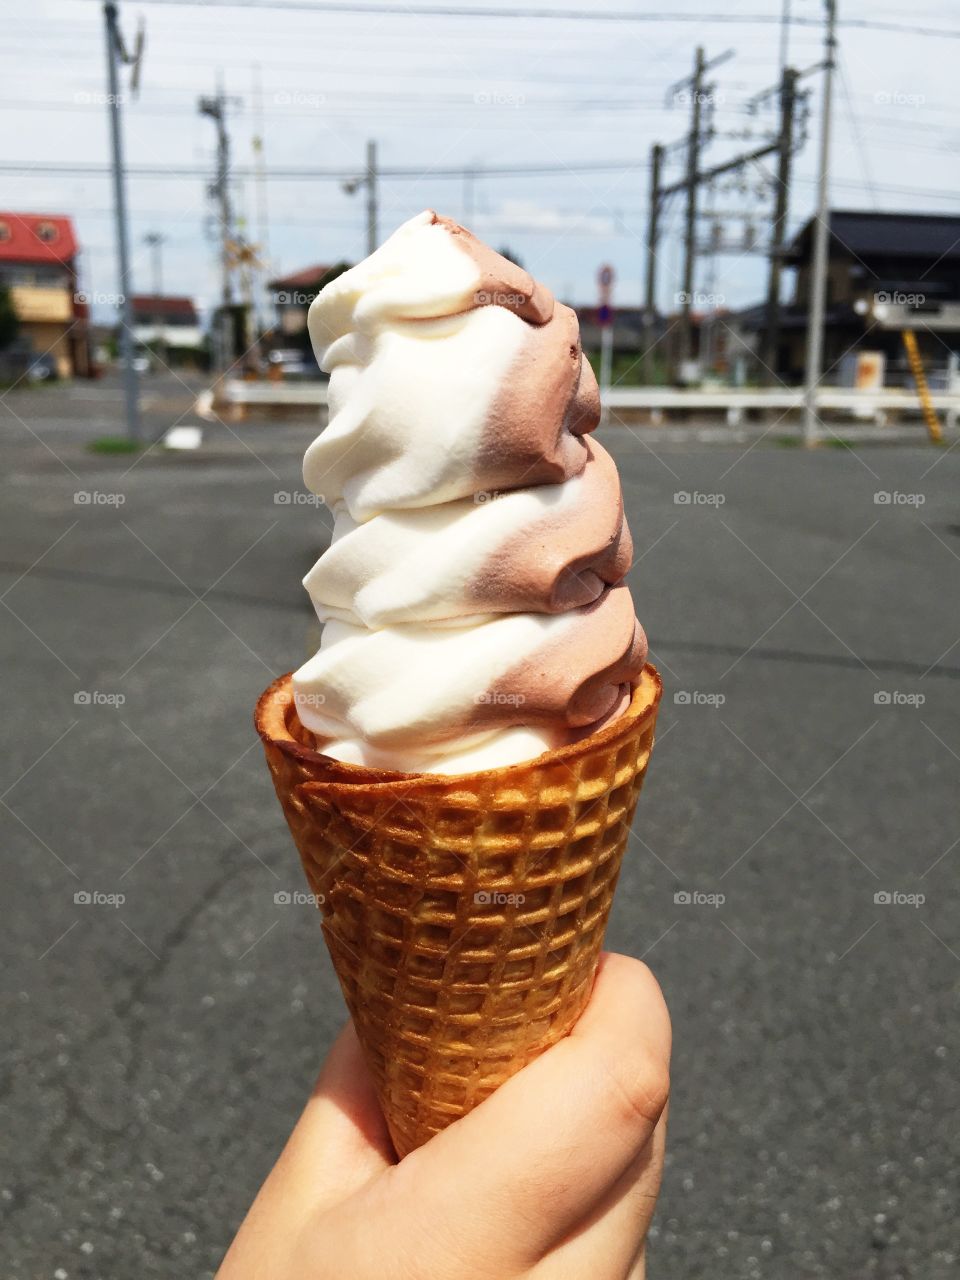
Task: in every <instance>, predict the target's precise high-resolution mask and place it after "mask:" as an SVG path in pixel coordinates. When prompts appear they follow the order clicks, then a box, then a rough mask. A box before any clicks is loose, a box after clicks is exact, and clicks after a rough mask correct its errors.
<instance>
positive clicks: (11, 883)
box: [0, 382, 960, 1280]
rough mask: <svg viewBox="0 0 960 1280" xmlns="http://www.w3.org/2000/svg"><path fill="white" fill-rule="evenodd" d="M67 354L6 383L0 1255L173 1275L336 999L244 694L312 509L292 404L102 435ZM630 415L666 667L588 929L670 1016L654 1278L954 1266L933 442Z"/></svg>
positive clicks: (210, 1226)
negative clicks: (137, 453) (684, 437)
mask: <svg viewBox="0 0 960 1280" xmlns="http://www.w3.org/2000/svg"><path fill="white" fill-rule="evenodd" d="M148 390H149V391H150V394H151V395H152V396H153V399H152V400H151V402H150V407H149V411H148V415H147V416H148V427H149V429H150V430H151V431H155V430H157V429H159V427H160V426H162V425H163V424H165V423H169V422H172V421H175V420H177V419H178V418H182V420H184V421H193V420H194V419H193V417H192V416H191V413H190V396H189V395H188V394H187V390H186V389H185V388H183V387H180V386H178V385H177V384H175V383H171V382H165V383H163V384H156V385H154V386H153V387H152V389H150V388H148ZM80 392H81V393H83V394H82V395H69V394H67V393H66V392H65V391H64V390H63V389H59V388H41V389H38V390H36V391H30V392H20V391H15V392H14V393H12V394H11V395H9V396H7V397H6V398H5V399H3V400H2V401H0V430H2V433H3V436H2V438H3V448H4V456H5V466H4V475H3V479H2V499H3V500H2V505H0V530H2V546H0V574H2V577H0V581H2V589H3V590H4V591H5V592H6V594H5V596H4V600H3V603H4V609H3V610H2V611H0V646H2V649H0V653H2V660H3V669H4V671H5V672H6V673H7V680H6V693H5V698H4V716H3V722H4V730H5V736H6V739H7V742H6V747H5V751H4V758H3V769H2V781H0V788H2V789H4V791H5V794H4V797H3V804H4V806H5V807H4V808H3V809H2V810H0V822H2V824H3V836H4V838H3V843H2V848H3V856H4V860H5V864H6V865H5V906H6V910H5V927H4V929H3V932H2V935H0V962H2V966H3V974H4V977H3V983H2V1000H3V1007H2V1022H3V1026H4V1028H5V1030H6V1035H5V1037H4V1047H3V1057H4V1063H3V1066H4V1083H3V1089H2V1116H0V1126H2V1131H3V1133H4V1135H5V1138H6V1143H5V1146H6V1162H5V1163H6V1169H5V1175H4V1180H3V1187H2V1199H0V1208H2V1211H3V1215H4V1217H5V1219H6V1222H5V1224H4V1227H3V1230H2V1243H0V1275H2V1276H3V1277H4V1278H5V1280H79V1278H81V1277H84V1278H90V1280H94V1278H102V1280H120V1278H121V1277H123V1278H126V1277H133V1276H137V1277H138V1278H140V1280H147V1278H148V1277H166V1278H169V1280H174V1278H176V1280H183V1278H184V1277H205V1276H211V1275H212V1274H213V1272H214V1270H215V1268H216V1265H217V1263H218V1260H219V1258H220V1257H221V1255H222V1253H223V1250H224V1249H225V1247H226V1244H227V1243H228V1241H229V1239H230V1237H231V1235H232V1232H233V1231H234V1229H235V1226H236V1224H237V1222H238V1220H239V1219H240V1217H241V1216H242V1214H243V1212H244V1210H245V1208H246V1206H247V1205H248V1203H249V1201H250V1199H251V1197H252V1196H253V1194H254V1191H255V1189H256V1188H257V1186H258V1184H259V1183H260V1181H261V1180H262V1178H263V1176H264V1174H265V1173H266V1171H267V1169H268V1168H269V1166H270V1164H271V1162H272V1161H273V1159H274V1158H275V1156H276V1154H277V1151H278V1149H279V1147H280V1145H281V1143H282V1141H283V1138H284V1135H285V1134H286V1133H287V1132H288V1130H289V1128H290V1126H291V1123H292V1121H293V1119H294V1117H295V1116H296V1114H297V1112H298V1109H299V1107H300V1105H301V1103H302V1101H303V1098H304V1096H305V1093H306V1091H307V1090H308V1088H309V1086H310V1083H311V1081H312V1079H313V1077H314V1075H315V1073H316V1070H317V1067H318V1064H319V1062H320V1060H321V1058H322V1056H323V1054H324V1052H325V1050H326V1048H327V1046H328V1045H329V1043H330V1041H331V1039H332V1037H333V1035H334V1034H335V1032H336V1030H337V1028H338V1026H339V1025H340V1023H341V1020H342V1018H343V1012H342V1007H341V1000H340V996H339V992H338V989H337V986H336V981H335V979H334V977H333V974H332V972H331V969H330V966H329V963H328V961H327V958H326V954H325V951H324V947H323V943H322V939H321V934H320V929H319V926H318V923H317V921H316V919H315V918H314V914H313V909H312V908H309V907H306V906H303V907H299V906H295V905H286V906H284V905H278V904H277V903H275V900H274V895H275V894H276V893H277V892H278V891H283V890H291V889H296V888H298V887H299V886H300V870H299V865H298V862H297V857H296V853H295V851H294V849H293V846H292V844H291V842H290V840H289V837H288V835H287V833H286V829H285V827H284V825H283V822H282V819H281V816H280V813H279V809H278V807H277V804H276V801H275V799H274V796H273V792H272V789H271V785H270V781H269V778H268V775H267V772H266V769H265V767H264V764H263V760H262V756H261V753H260V749H259V745H258V744H257V743H256V742H255V739H254V735H253V731H252V727H251V709H252V706H253V703H254V700H255V698H256V696H257V694H258V693H259V692H260V690H261V689H262V688H263V686H264V685H265V684H266V683H267V682H268V681H269V680H270V679H271V678H272V677H273V676H274V675H275V674H277V673H279V672H281V671H285V670H288V669H289V668H290V667H292V666H294V665H296V664H298V663H299V662H300V661H301V660H302V659H303V658H304V656H305V655H306V654H307V653H309V652H310V651H311V650H312V649H313V648H314V647H315V645H316V640H317V629H316V626H315V624H314V623H313V622H312V620H311V614H310V611H309V609H308V604H307V601H306V598H305V595H304V593H303V592H302V590H301V588H300V585H299V580H300V577H301V575H302V574H303V573H304V572H305V571H306V569H307V568H308V567H309V565H310V564H311V563H312V561H313V560H314V559H315V557H316V555H317V554H318V552H319V551H320V550H321V549H322V548H323V546H324V544H325V539H326V537H327V529H326V527H325V524H324V518H323V517H324V515H325V513H324V512H322V511H321V512H318V511H317V510H316V509H315V508H314V507H311V506H309V505H305V504H304V503H302V502H301V501H299V500H298V499H297V498H296V497H294V498H293V499H292V500H291V501H289V502H278V501H276V499H275V495H276V494H278V493H287V494H292V495H297V494H300V493H302V487H301V484H300V480H299V474H298V471H299V456H300V454H301V453H302V450H303V448H304V446H305V444H306V443H307V441H308V439H309V437H310V435H311V431H310V429H309V427H306V426H304V425H299V426H298V425H276V424H274V425H269V424H264V425H260V426H256V425H250V426H245V427H243V428H242V429H240V428H237V429H235V430H234V431H232V432H231V431H230V430H227V429H225V428H219V427H218V428H215V429H213V430H212V431H209V432H208V442H209V447H208V448H207V449H206V450H205V451H204V452H203V453H201V455H200V456H196V457H189V458H171V457H165V456H160V455H159V453H157V452H155V453H151V454H149V455H147V456H146V457H143V458H141V459H139V460H137V459H131V458H129V457H119V458H102V457H96V456H94V455H92V454H89V453H87V452H85V451H84V448H83V445H84V442H85V441H86V440H87V439H89V438H90V437H92V436H94V435H97V434H103V433H104V432H106V431H111V432H115V431H116V429H117V425H116V424H117V419H118V415H119V408H120V405H119V399H118V396H117V391H116V388H115V387H112V386H110V385H108V386H106V387H83V388H81V389H80ZM651 439H652V437H648V436H645V435H644V434H643V432H642V431H636V432H633V431H627V430H624V429H620V430H611V431H609V432H608V433H607V434H606V435H605V437H604V440H605V443H606V444H607V445H608V447H610V448H611V449H612V451H613V452H614V454H615V456H616V458H617V460H618V462H619V464H620V467H621V470H622V474H623V478H624V489H625V494H626V502H627V508H628V513H629V517H630V522H631V525H632V528H633V533H634V539H635V542H636V545H637V563H636V565H635V567H634V569H633V572H632V574H631V582H632V586H633V589H634V592H635V598H636V602H637V608H638V612H639V614H640V616H641V618H642V620H643V621H644V623H645V625H646V626H647V629H648V632H649V634H650V638H651V643H652V650H653V655H654V659H655V661H656V662H657V664H658V665H659V667H660V669H661V672H662V674H663V676H664V680H665V684H666V688H667V694H666V698H665V704H664V706H663V711H662V715H661V721H660V729H659V741H658V745H657V749H656V752H655V754H654V758H653V763H652V766H651V770H650V773H649V775H648V781H647V787H646V790H645V792H644V794H643V796H642V798H641V803H640V809H639V811H638V815H637V819H636V823H635V833H636V838H635V839H634V840H633V841H632V842H631V846H630V849H629V852H628V855H627V859H626V864H625V870H624V873H623V878H622V881H621V887H620V889H619V891H618V895H617V900H616V903H615V907H614V914H613V921H612V925H611V928H610V932H609V935H608V941H609V944H610V945H611V947H613V948H616V949H620V950H623V951H627V952H631V953H632V954H634V955H642V956H644V957H645V958H646V959H647V961H648V963H649V964H650V965H651V966H652V967H653V969H654V971H655V972H656V974H657V976H658V977H659V979H660V981H661V983H662V984H663V986H664V989H665V991H666V995H667V998H668V1001H669V1004H670V1007H671V1010H672V1013H673V1018H674V1023H675V1036H676V1041H675V1058H674V1092H673V1101H672V1104H671V1105H672V1110H671V1131H670V1151H669V1157H668V1166H667V1171H666V1181H665V1186H664V1191H663V1196H662V1201H661V1205H660V1209H659V1212H658V1215H657V1219H656V1224H655V1227H654V1231H653V1239H652V1245H651V1260H650V1276H651V1280H654V1278H656V1280H696V1278H697V1277H704V1278H706V1277H710V1278H711V1280H714V1278H722V1280H727V1278H729V1280H752V1278H753V1277H763V1278H767V1277H769V1278H771V1280H798V1278H806V1277H811V1278H812V1277H828V1278H829V1280H867V1278H868V1277H869V1278H870V1280H874V1278H883V1280H895V1278H896V1280H908V1278H909V1280H953V1278H954V1277H955V1276H956V1275H957V1274H958V1270H960V1238H958V1237H960V1227H958V1224H957V1216H956V1208H957V1203H956V1197H957V1177H956V1170H957V1160H958V1155H960V1152H958V1135H957V1127H956V1116H957V1113H958V1110H960V1085H958V1055H960V1018H958V1016H957V1011H958V1010H957V1006H958V994H960V916H958V913H957V910H956V898H955V892H954V888H953V886H954V885H955V884H956V875H957V866H958V860H960V845H958V844H957V841H958V837H960V830H958V826H960V822H958V806H957V795H958V786H957V778H958V766H960V715H958V709H960V683H958V682H960V609H958V600H960V590H958V587H960V559H958V558H960V449H953V450H952V451H950V452H947V451H945V450H940V451H934V450H932V449H928V448H926V447H923V446H921V445H917V446H916V447H878V446H875V447H868V446H864V447H863V448H862V449H859V450H858V451H857V452H851V451H847V450H837V449H822V450H819V451H816V452H813V453H804V452H801V451H798V450H795V449H785V448H776V447H769V444H768V440H764V441H761V442H759V443H755V442H754V443H751V444H744V443H742V442H738V443H723V442H722V439H721V440H720V441H719V442H718V443H714V444H711V445H709V446H706V445H701V446H699V447H698V446H695V445H691V444H689V443H688V444H687V445H685V446H682V447H680V446H676V447H673V446H670V445H669V444H663V443H662V441H661V439H660V438H659V437H657V439H655V440H654V443H653V444H651V443H650V441H651ZM77 494H88V495H90V497H89V500H88V501H85V500H83V499H78V498H77V497H76V495H77ZM677 494H688V495H691V497H690V500H689V501H683V500H678V499H677V498H676V497H675V495H677ZM877 494H891V495H894V497H893V498H892V499H891V500H890V501H889V502H884V501H878V500H877V499H876V495H877ZM121 498H122V504H121V502H120V499H121ZM921 500H922V501H921ZM79 694H85V695H88V697H87V699H86V700H85V701H78V700H77V699H78V695H79ZM120 699H122V702H121V701H120ZM77 894H81V895H82V894H90V895H99V896H100V898H101V900H100V901H91V902H83V901H78V899H77V896H76V895H77ZM877 894H886V895H888V896H891V897H893V898H894V899H895V900H894V901H889V902H883V901H877V900H876V895H877ZM116 895H123V900H122V902H118V901H117V898H116ZM678 895H680V896H679V897H678ZM683 895H687V896H688V897H689V898H690V899H691V900H690V901H684V900H683ZM918 895H921V896H922V901H918ZM103 899H106V900H103ZM111 899H112V900H111Z"/></svg>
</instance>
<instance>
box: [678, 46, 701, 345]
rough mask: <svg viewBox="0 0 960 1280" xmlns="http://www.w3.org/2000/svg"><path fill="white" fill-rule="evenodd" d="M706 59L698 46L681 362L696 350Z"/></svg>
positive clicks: (689, 139)
mask: <svg viewBox="0 0 960 1280" xmlns="http://www.w3.org/2000/svg"><path fill="white" fill-rule="evenodd" d="M705 70H706V58H705V57H704V53H703V48H702V46H700V45H698V46H697V53H696V58H695V60H694V66H693V76H692V77H691V80H690V133H689V135H688V137H687V177H686V187H687V209H686V217H685V219H684V227H683V294H682V297H681V299H680V308H681V309H680V340H679V351H680V360H679V363H680V364H681V365H682V364H683V362H684V361H685V360H689V359H690V354H691V352H692V350H693V331H692V320H691V311H692V308H693V282H694V268H695V263H696V255H697V175H698V173H699V171H700V142H701V137H700V118H701V114H702V107H703V95H704V81H703V77H704V72H705Z"/></svg>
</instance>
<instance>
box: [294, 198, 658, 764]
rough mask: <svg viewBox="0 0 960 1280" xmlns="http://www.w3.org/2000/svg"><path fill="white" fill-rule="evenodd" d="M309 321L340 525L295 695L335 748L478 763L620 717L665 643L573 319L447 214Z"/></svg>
mask: <svg viewBox="0 0 960 1280" xmlns="http://www.w3.org/2000/svg"><path fill="white" fill-rule="evenodd" d="M309 325H310V335H311V339H312V341H313V344H314V349H315V351H316V353H317V358H318V360H319V361H320V364H321V367H322V368H323V369H325V370H326V371H328V372H329V373H330V387H329V405H330V420H329V425H328V426H327V428H326V429H325V430H324V431H323V433H322V434H321V435H320V436H318V438H317V439H316V440H315V441H314V442H313V444H312V445H311V446H310V448H309V449H308V450H307V454H306V457H305V460H304V479H305V482H306V484H307V485H308V487H309V488H310V489H311V490H312V491H313V492H314V493H318V494H322V495H323V498H324V501H325V502H326V503H327V504H328V505H329V506H330V507H331V508H332V509H333V511H334V514H335V527H334V535H333V541H332V543H331V545H330V548H329V550H328V551H327V552H326V553H325V554H324V555H323V556H321V558H320V560H319V561H318V562H317V564H316V565H315V566H314V567H313V569H312V570H311V571H310V573H309V574H308V575H307V577H306V578H305V579H304V585H305V586H306V588H307V590H308V592H309V594H310V597H311V599H312V601H313V603H314V606H315V608H316V610H317V614H318V616H319V618H320V620H321V621H322V622H323V623H324V624H325V626H324V631H323V636H322V639H321V645H320V649H319V651H318V652H317V654H316V655H315V656H314V657H313V658H311V659H310V660H309V661H308V662H307V663H306V664H305V665H304V666H303V667H301V668H300V670H299V671H298V672H296V674H295V676H294V692H295V696H296V704H297V710H298V713H299V715H300V719H301V720H302V721H303V723H304V724H305V725H306V726H307V727H308V728H310V729H311V730H313V731H314V732H315V733H317V734H318V735H320V736H321V737H323V738H324V739H325V745H324V748H323V749H324V751H326V752H327V753H328V754H330V755H332V756H335V757H336V758H338V759H341V760H346V761H351V762H355V763H362V764H367V765H371V766H375V767H382V768H391V769H402V770H405V771H408V772H420V771H424V772H441V773H462V772H466V771H471V770H474V769H483V768H492V767H500V766H503V765H506V764H511V763H515V762H517V761H520V760H525V759H529V758H532V757H533V756H536V755H539V754H540V753H541V752H543V751H545V750H548V749H550V748H553V747H556V746H559V745H562V744H564V743H567V742H570V741H573V740H575V739H576V738H577V737H580V736H583V735H584V734H586V733H590V732H591V731H593V729H595V728H596V727H598V726H599V725H600V724H602V723H603V722H604V721H605V720H607V719H609V718H610V717H611V716H614V715H616V714H618V713H619V712H620V711H621V710H622V709H623V707H624V706H625V705H626V703H627V701H628V700H629V692H630V687H631V684H632V682H634V681H635V680H636V678H637V676H638V675H639V672H640V670H641V668H642V666H643V664H644V661H645V658H646V652H647V644H646V639H645V637H644V634H643V631H642V629H641V627H640V624H639V623H638V622H637V620H636V618H635V616H634V610H633V604H632V601H631V598H630V594H629V591H628V589H627V587H626V586H625V585H624V583H623V577H624V574H625V573H626V571H627V569H628V568H629V566H630V561H631V556H632V545H631V540H630V534H629V531H628V529H627V527H626V524H625V522H624V518H623V503H622V498H621V492H620V483H619V479H618V476H617V473H616V468H615V466H614V464H613V461H612V459H611V458H610V456H609V454H608V453H607V452H606V451H605V450H604V449H603V448H602V447H601V446H600V445H599V444H598V443H597V442H595V441H592V440H590V439H589V438H588V434H589V432H591V431H592V430H593V429H594V427H595V426H596V424H597V421H598V419H599V395H598V391H597V384H596V379H595V378H594V376H593V372H592V370H591V369H590V365H589V364H588V362H587V361H586V360H584V359H583V355H582V352H581V349H580V342H579V330H578V325H577V319H576V315H575V314H574V312H573V311H572V310H571V309H570V308H569V307H565V306H563V305H562V304H561V303H558V302H556V301H555V300H554V298H553V296H552V295H551V294H550V292H549V291H548V290H547V289H545V288H544V287H543V286H542V285H539V284H537V283H536V282H535V281H533V280H532V279H531V277H530V276H529V275H528V274H527V273H526V272H525V271H524V270H522V268H520V267H518V266H516V265H515V264H513V263H511V262H509V261H508V260H507V259H506V258H503V257H501V256H500V255H499V254H496V253H494V252H493V251H492V250H491V249H489V248H487V247H486V246H485V245H483V244H481V243H480V242H479V241H478V240H476V239H475V238H474V237H473V236H472V235H471V234H470V233H469V232H468V231H465V230H464V229H463V228H462V227H459V226H457V225H456V224H455V223H452V222H450V221H449V220H447V219H444V218H439V217H438V216H437V215H436V214H434V213H431V212H429V211H428V212H426V213H423V214H420V215H419V216H418V217H417V218H413V219H411V221H410V222H408V223H406V224H405V225H404V226H402V227H401V228H400V229H399V230H398V231H397V232H396V233H395V234H394V235H393V236H392V237H391V238H390V239H389V240H388V241H386V243H385V244H384V245H383V246H382V247H381V248H380V249H378V250H377V251H376V252H375V253H374V254H372V255H371V256H370V257H369V258H367V259H366V260H365V261H363V262H361V263H360V264H359V265H358V266H356V267H354V268H353V269H352V270H350V271H348V272H346V273H344V274H343V275H342V276H340V277H339V278H338V279H337V280H335V281H333V282H332V283H331V284H330V285H328V286H327V288H326V289H324V290H323V291H322V293H321V294H320V295H319V297H318V298H317V299H316V300H315V301H314V303H313V305H312V306H311V309H310V316H309Z"/></svg>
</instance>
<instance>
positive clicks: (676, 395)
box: [217, 378, 960, 427]
mask: <svg viewBox="0 0 960 1280" xmlns="http://www.w3.org/2000/svg"><path fill="white" fill-rule="evenodd" d="M327 386H328V384H327V383H326V382H244V381H241V380H240V379H239V378H237V379H233V378H227V379H225V380H224V382H223V383H222V384H221V387H220V388H219V389H218V390H219V394H218V396H217V403H218V404H219V405H222V406H223V407H228V408H231V409H233V410H235V411H238V412H240V413H243V412H244V411H245V410H246V409H247V408H248V407H254V406H257V407H261V408H278V409H282V408H284V407H289V408H296V407H300V408H302V407H308V408H309V407H311V406H312V407H318V408H319V407H321V406H323V405H326V403H327ZM931 400H932V401H933V406H934V408H935V409H936V410H937V411H938V412H941V413H943V414H944V415H945V417H946V422H947V425H948V426H949V427H955V426H956V424H957V417H958V415H960V391H934V392H931ZM604 404H605V405H606V407H607V408H608V409H612V410H617V409H630V410H649V411H650V412H651V414H652V415H653V416H654V418H655V420H657V421H661V420H662V416H663V415H664V414H667V413H672V412H684V411H686V412H690V411H699V412H701V413H704V412H706V413H721V414H724V415H725V416H726V419H727V422H728V423H729V424H730V425H731V426H736V425H738V424H739V423H740V422H741V421H742V420H743V417H744V414H747V413H750V412H763V411H764V410H768V411H770V412H775V413H787V412H790V411H791V410H800V409H802V408H803V388H802V387H796V388H793V387H788V388H775V389H770V390H762V389H759V388H758V389H749V390H744V389H740V388H733V387H719V388H715V389H712V390H701V389H696V390H693V389H687V388H683V387H611V388H610V389H609V391H607V392H606V394H605V396H604ZM817 408H818V409H819V410H821V411H823V410H827V411H830V412H832V413H836V414H840V415H843V416H849V417H854V418H860V419H863V420H870V419H872V420H873V421H874V422H877V423H879V424H881V425H882V424H883V423H885V422H886V421H887V420H888V417H891V416H897V415H900V414H918V415H921V414H922V409H921V406H920V402H919V400H918V399H917V396H916V394H915V393H913V392H910V391H906V390H904V389H902V388H897V387H889V388H884V389H883V390H882V391H856V390H853V389H850V388H845V387H823V388H821V389H820V390H819V391H818V392H817Z"/></svg>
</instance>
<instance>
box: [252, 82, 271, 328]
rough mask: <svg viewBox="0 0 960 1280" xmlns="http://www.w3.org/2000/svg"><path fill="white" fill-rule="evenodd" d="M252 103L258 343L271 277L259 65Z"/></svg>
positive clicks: (255, 315)
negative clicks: (253, 118)
mask: <svg viewBox="0 0 960 1280" xmlns="http://www.w3.org/2000/svg"><path fill="white" fill-rule="evenodd" d="M253 103H254V111H255V113H256V115H255V120H256V125H255V128H256V132H255V133H254V135H253V144H252V145H253V164H254V172H255V174H256V178H255V183H256V185H255V188H254V190H255V193H256V211H257V255H258V268H257V276H258V279H257V287H256V291H255V298H254V317H255V322H254V327H255V329H256V337H257V340H258V341H259V339H260V335H261V333H262V332H263V330H264V328H265V327H266V323H265V308H264V302H265V294H266V278H267V277H268V276H269V273H270V232H269V221H270V218H269V210H268V207H267V173H266V168H265V166H264V135H265V133H266V128H265V125H264V119H263V81H262V79H261V76H260V64H259V63H257V64H256V65H255V66H254V76H253Z"/></svg>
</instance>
